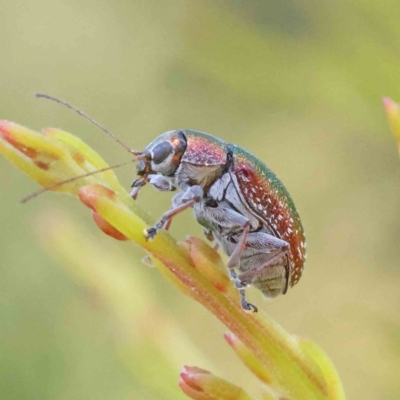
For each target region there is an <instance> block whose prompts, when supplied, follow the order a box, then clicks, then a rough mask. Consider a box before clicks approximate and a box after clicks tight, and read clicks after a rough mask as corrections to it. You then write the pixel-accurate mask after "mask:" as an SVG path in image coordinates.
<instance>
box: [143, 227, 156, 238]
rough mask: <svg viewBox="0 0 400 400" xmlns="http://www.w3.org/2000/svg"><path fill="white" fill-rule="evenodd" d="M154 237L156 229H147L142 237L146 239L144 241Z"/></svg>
mask: <svg viewBox="0 0 400 400" xmlns="http://www.w3.org/2000/svg"><path fill="white" fill-rule="evenodd" d="M156 235H157V229H156V228H149V229H145V230H144V236H145V237H146V240H152V239H154V237H155V236H156Z"/></svg>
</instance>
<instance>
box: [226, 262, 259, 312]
mask: <svg viewBox="0 0 400 400" xmlns="http://www.w3.org/2000/svg"><path fill="white" fill-rule="evenodd" d="M229 277H230V278H231V280H232V281H233V282H234V284H235V287H236V288H237V289H238V290H239V294H240V304H241V306H242V308H243V310H244V311H248V312H257V311H258V308H257V307H256V306H255V305H254V304H251V303H248V302H247V300H246V291H245V289H244V286H243V284H242V282H241V281H240V279H239V278H238V276H237V274H236V271H234V270H233V269H231V270H229Z"/></svg>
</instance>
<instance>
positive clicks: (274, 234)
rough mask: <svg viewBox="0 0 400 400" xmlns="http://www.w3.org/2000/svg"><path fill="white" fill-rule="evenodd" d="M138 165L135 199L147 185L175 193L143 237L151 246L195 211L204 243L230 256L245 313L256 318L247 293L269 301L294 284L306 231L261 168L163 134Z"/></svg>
mask: <svg viewBox="0 0 400 400" xmlns="http://www.w3.org/2000/svg"><path fill="white" fill-rule="evenodd" d="M138 158H139V160H140V161H139V163H138V165H137V174H138V176H139V177H138V178H137V179H136V180H135V181H134V182H133V183H132V192H131V196H132V197H133V198H134V199H136V198H137V196H138V193H139V191H140V189H141V188H142V187H143V186H144V185H146V184H151V185H153V186H154V187H155V188H156V189H158V190H160V191H175V190H177V189H178V190H180V192H179V193H178V194H176V195H175V196H174V198H173V200H172V206H171V209H170V210H169V211H167V212H166V213H164V214H163V215H162V217H161V218H160V220H159V221H158V222H157V223H156V224H155V225H154V226H152V227H150V228H148V229H146V230H145V235H146V237H147V238H148V239H151V238H154V237H155V235H156V234H157V232H158V231H159V230H160V229H162V228H165V229H168V228H169V226H170V223H171V220H172V218H173V217H174V216H175V215H177V214H179V213H180V212H182V211H184V210H186V209H187V208H193V212H194V217H195V219H196V220H197V222H199V223H200V224H201V225H202V226H203V230H204V233H205V235H206V237H207V238H208V239H210V240H215V241H216V243H217V245H218V246H219V247H221V248H222V250H223V251H224V252H225V253H226V254H227V255H228V256H229V260H228V264H227V267H228V270H229V275H230V278H231V279H232V281H233V283H234V285H235V286H236V288H237V289H238V290H239V292H240V295H241V305H242V308H243V309H244V310H245V311H253V312H256V311H257V307H256V306H254V305H253V304H250V303H248V302H247V300H246V297H245V290H244V289H245V288H246V287H248V286H250V285H254V286H255V287H256V288H258V289H259V290H261V292H262V293H263V294H264V295H265V296H266V297H268V298H273V297H276V296H277V295H279V294H285V293H286V292H287V290H288V288H289V287H292V286H294V285H295V284H296V283H297V282H298V281H299V279H300V277H301V275H302V273H303V269H304V262H305V260H306V241H305V235H304V229H303V226H302V223H301V220H300V217H299V214H298V212H297V210H296V207H295V205H294V202H293V200H292V198H291V197H290V195H289V192H288V191H287V190H286V188H285V187H284V185H283V184H282V182H281V181H280V180H279V179H278V178H277V177H276V175H275V174H274V173H273V172H272V171H271V170H270V169H269V168H268V167H267V166H266V165H265V164H264V163H263V162H262V161H260V160H259V159H258V158H256V157H255V156H254V155H252V154H251V153H249V152H247V151H246V150H244V149H242V148H241V147H239V146H236V145H232V144H228V143H226V142H225V141H223V140H221V139H219V138H217V137H215V136H213V135H210V134H207V133H205V132H200V131H195V130H189V129H178V130H172V131H168V132H165V133H163V134H161V135H160V136H158V137H157V138H156V139H154V140H153V141H152V142H151V143H150V144H149V145H148V146H146V148H145V149H144V150H143V152H141V153H140V154H139V156H138Z"/></svg>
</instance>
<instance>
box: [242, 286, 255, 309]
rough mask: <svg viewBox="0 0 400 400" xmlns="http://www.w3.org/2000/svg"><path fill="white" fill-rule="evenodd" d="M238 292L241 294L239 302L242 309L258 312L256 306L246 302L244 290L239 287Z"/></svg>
mask: <svg viewBox="0 0 400 400" xmlns="http://www.w3.org/2000/svg"><path fill="white" fill-rule="evenodd" d="M239 292H240V296H241V299H240V304H241V306H242V308H243V310H244V311H246V312H252V313H256V312H258V308H257V307H256V306H255V305H254V304H251V303H248V302H247V300H246V293H245V291H244V290H243V289H241V290H240V291H239Z"/></svg>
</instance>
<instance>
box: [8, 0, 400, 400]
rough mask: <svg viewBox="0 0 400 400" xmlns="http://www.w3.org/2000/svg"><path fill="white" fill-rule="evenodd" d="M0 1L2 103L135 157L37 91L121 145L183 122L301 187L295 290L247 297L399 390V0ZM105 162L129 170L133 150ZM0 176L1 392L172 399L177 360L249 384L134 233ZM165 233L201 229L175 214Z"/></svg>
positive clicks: (342, 365) (211, 324)
mask: <svg viewBox="0 0 400 400" xmlns="http://www.w3.org/2000/svg"><path fill="white" fill-rule="evenodd" d="M1 14H2V18H1V24H0V49H1V53H0V54H1V63H0V88H1V118H5V119H9V120H14V121H16V122H19V123H21V124H25V125H27V126H30V127H32V128H35V129H40V128H41V127H45V126H55V127H62V128H63V129H66V130H68V131H70V132H72V133H74V134H76V135H78V136H80V137H82V138H83V139H84V140H85V141H86V142H88V143H89V144H91V145H92V146H93V147H94V148H95V149H97V150H98V151H99V152H100V154H102V155H104V157H105V158H106V160H107V161H108V162H109V163H110V164H111V163H118V162H121V161H123V160H126V159H128V158H129V155H128V154H127V153H126V152H125V151H124V150H123V149H121V148H120V147H118V145H116V144H115V143H113V142H111V140H110V139H109V138H108V137H106V136H105V135H104V134H103V133H102V132H101V131H99V130H98V129H96V128H94V127H93V126H90V125H89V124H88V123H87V122H86V121H84V120H83V119H81V118H79V117H78V116H76V115H75V114H73V113H72V112H70V111H68V110H66V109H64V108H62V107H61V106H59V105H56V104H53V103H50V102H45V101H44V100H37V99H35V98H33V97H32V93H33V92H35V91H42V92H45V93H49V94H53V95H56V96H59V97H61V98H63V99H67V100H69V101H70V102H72V103H73V104H76V105H77V106H79V107H80V108H82V109H84V110H85V111H86V112H87V113H89V114H90V115H92V116H93V117H94V118H95V119H97V120H99V121H101V122H102V123H103V124H104V125H106V126H107V127H108V128H109V129H111V130H112V131H113V132H115V133H117V134H118V135H119V137H120V138H121V139H122V140H123V141H124V142H125V143H127V144H128V145H130V146H132V147H133V148H138V149H142V148H143V147H144V146H145V145H146V144H147V143H148V142H149V141H150V140H151V139H153V138H154V137H155V136H157V135H158V134H160V133H162V132H164V131H166V130H170V129H175V128H193V129H198V130H204V131H207V132H210V133H212V134H215V135H217V136H220V137H221V138H223V139H225V140H227V141H230V142H234V143H236V144H238V145H241V146H243V147H245V148H246V149H247V150H249V151H251V152H253V153H255V154H256V155H257V156H258V157H259V158H261V159H262V160H263V161H265V162H266V164H267V165H268V166H269V167H270V168H271V169H273V170H274V171H275V172H276V173H277V175H278V176H279V177H280V178H281V180H282V181H283V182H284V183H285V185H286V186H287V188H288V189H289V191H290V193H291V195H292V197H293V198H294V200H295V202H296V205H297V207H298V210H299V212H300V215H301V216H302V220H303V224H304V226H305V229H306V234H307V239H308V260H307V264H306V270H305V274H304V276H303V278H302V280H301V281H300V283H299V284H298V286H297V287H295V288H294V289H293V290H291V291H289V293H288V295H287V296H282V297H279V298H277V299H276V300H274V301H273V302H264V301H263V299H262V298H261V295H260V294H259V293H258V292H257V291H255V290H251V291H250V292H251V293H250V297H251V299H252V301H253V302H255V303H256V304H257V305H259V306H261V308H262V309H263V310H265V311H266V312H268V313H269V314H270V315H271V316H272V317H273V318H274V319H276V320H277V321H278V322H279V323H280V324H281V325H282V326H283V327H285V328H286V329H287V330H288V331H289V332H292V333H295V334H296V335H300V336H304V337H308V338H310V339H312V340H314V341H315V342H317V343H318V344H319V345H320V346H321V347H322V348H323V349H324V350H325V351H326V352H327V353H328V355H329V356H330V357H331V358H332V360H333V362H334V363H335V365H336V367H337V369H338V371H339V374H340V376H341V378H342V381H343V384H344V387H345V390H346V393H347V396H348V398H349V399H363V400H372V399H374V400H376V399H385V400H392V399H393V400H394V399H399V398H400V379H399V374H400V313H399V306H400V291H399V284H400V269H399V263H400V261H399V260H400V246H399V237H400V224H399V221H400V207H399V204H400V201H399V199H400V185H399V178H400V163H399V159H398V154H397V147H396V145H395V143H394V139H393V138H392V137H391V135H390V133H389V129H388V126H387V121H386V118H385V115H384V111H383V108H382V104H381V98H382V96H391V97H393V98H394V100H397V101H399V100H400V84H399V82H400V24H399V20H400V8H399V6H398V1H396V0H386V1H383V2H376V1H374V0H354V1H351V2H349V1H344V0H334V1H329V2H328V1H320V2H317V1H305V0H297V1H294V0H279V1H278V0H275V1H273V0H264V1H259V0H247V1H239V0H230V1H229V0H226V1H210V0H207V1H199V0H197V1H184V0H171V1H168V2H162V1H155V0H147V1H144V0H143V1H138V0H133V1H126V0H125V1H115V2H111V1H105V0H100V1H96V2H95V1H88V0H83V1H82V0H80V1H77V0H74V1H69V2H63V1H59V0H52V1H50V0H37V1H31V2H28V1H21V0H14V1H8V0H4V1H2V2H1ZM117 174H118V176H119V177H120V180H121V181H122V182H123V183H124V185H126V187H127V188H128V187H129V184H130V182H131V180H132V179H133V177H134V169H133V167H125V168H124V169H121V170H118V171H117ZM0 187H1V197H0V199H1V203H0V204H1V207H0V226H1V240H0V268H1V269H0V274H1V275H0V397H1V399H41V400H48V399H61V400H70V399H83V398H84V399H98V400H101V399H110V398H112V399H136V398H138V399H160V398H163V399H183V398H185V397H184V396H183V394H181V393H180V390H179V388H178V385H177V380H178V375H179V370H180V367H181V365H182V364H189V365H198V366H200V367H203V368H206V369H209V370H211V371H212V372H214V373H216V374H217V375H220V376H222V377H224V378H226V379H228V380H230V381H232V382H235V383H237V384H239V385H242V386H243V387H244V388H246V389H247V390H248V391H249V392H250V393H252V394H257V393H258V390H259V387H258V383H257V381H256V380H255V378H253V377H252V376H251V375H250V373H249V372H248V371H247V370H246V369H245V367H244V366H243V365H241V363H240V361H239V359H237V358H236V356H235V355H234V354H233V352H232V351H231V350H230V349H229V348H228V346H227V345H226V344H225V343H224V342H223V338H222V334H223V332H224V331H225V329H224V327H223V326H222V324H221V323H220V322H219V321H217V320H216V319H215V318H214V317H213V316H211V315H209V314H208V313H207V312H206V311H205V310H204V309H203V308H202V307H201V306H200V305H198V304H195V303H194V302H193V301H190V300H188V299H187V298H185V297H184V296H183V295H181V294H180V293H178V292H177V291H176V290H175V289H174V288H173V287H172V286H171V285H170V284H169V283H168V282H167V281H166V280H165V279H164V278H163V277H161V276H160V275H159V274H158V273H157V271H156V270H154V269H150V268H147V267H145V266H144V265H143V264H141V263H140V258H141V257H143V255H144V253H143V252H142V251H141V250H140V249H137V248H135V247H134V246H133V245H131V244H129V243H117V242H116V241H113V240H112V239H110V238H108V237H106V236H105V235H103V234H102V233H101V232H100V231H99V230H98V229H97V228H96V227H95V225H94V224H93V222H92V219H91V216H90V213H89V212H88V211H87V209H86V208H84V207H82V206H81V205H80V204H78V202H77V201H76V200H75V199H73V198H71V197H67V196H62V195H59V194H53V193H48V194H46V195H43V196H42V197H41V198H38V199H36V200H35V201H32V202H31V203H28V204H27V205H24V206H22V205H20V204H19V203H18V201H19V199H20V198H21V197H23V196H24V195H26V194H29V193H30V192H31V191H33V190H35V189H36V188H37V185H36V184H35V183H33V182H32V181H30V180H29V179H28V178H27V177H25V176H24V175H23V174H22V173H21V172H19V171H17V170H16V169H15V168H14V167H12V166H11V165H10V164H9V163H8V162H7V161H5V160H4V159H3V158H1V159H0ZM170 198H171V195H169V194H157V193H156V192H155V191H154V190H153V189H152V188H150V187H149V188H146V189H145V190H143V191H142V192H141V195H140V197H139V202H140V203H141V204H142V205H143V206H144V207H145V208H146V210H148V211H149V212H150V213H151V214H152V215H153V216H154V217H155V218H156V217H158V216H159V215H160V214H161V213H162V212H163V211H165V210H166V209H167V208H168V207H169V202H170ZM172 233H173V235H174V236H175V237H176V238H178V239H183V238H184V237H185V235H187V234H192V235H199V236H200V235H201V229H200V228H199V227H198V226H197V225H196V223H195V222H194V221H193V219H192V218H191V214H190V212H187V213H186V214H185V215H181V216H180V217H179V218H177V220H176V222H175V223H174V225H173V228H172ZM121 305H122V306H121ZM124 306H125V307H124Z"/></svg>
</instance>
